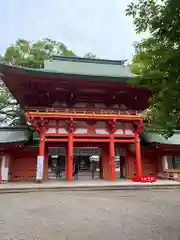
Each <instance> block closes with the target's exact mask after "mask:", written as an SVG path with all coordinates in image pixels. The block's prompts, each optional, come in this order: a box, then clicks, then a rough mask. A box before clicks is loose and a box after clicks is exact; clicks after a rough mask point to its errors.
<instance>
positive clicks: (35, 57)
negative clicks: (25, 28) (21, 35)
mask: <svg viewBox="0 0 180 240" xmlns="http://www.w3.org/2000/svg"><path fill="white" fill-rule="evenodd" d="M52 55H59V56H75V54H74V53H73V52H72V51H71V50H69V49H68V48H67V47H66V46H65V45H64V44H63V43H61V42H57V41H54V40H51V39H49V38H46V39H43V40H39V41H37V42H30V41H27V40H24V39H18V40H17V41H16V43H15V44H14V45H11V46H10V47H8V48H7V49H6V51H5V53H4V55H3V56H2V60H1V61H3V62H4V63H8V64H12V65H18V66H22V67H28V68H42V67H43V64H44V60H45V59H49V58H51V56H52Z"/></svg>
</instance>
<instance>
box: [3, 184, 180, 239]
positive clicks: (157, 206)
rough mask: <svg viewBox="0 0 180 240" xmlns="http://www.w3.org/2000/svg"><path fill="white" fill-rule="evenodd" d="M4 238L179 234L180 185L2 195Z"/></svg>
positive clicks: (176, 236)
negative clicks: (164, 187)
mask: <svg viewBox="0 0 180 240" xmlns="http://www.w3.org/2000/svg"><path fill="white" fill-rule="evenodd" d="M0 202H1V214H0V240H101V239H103V240H111V239H112V240H160V239H161V240H179V239H180V230H179V229H180V221H179V219H180V207H179V206H180V191H177V190H176V189H160V190H158V191H156V190H153V189H152V190H151V191H149V190H144V191H97V192H94V191H83V192H82V191H79V192H78V191H74V192H73V191H72V192H70V191H67V192H65V191H64V192H36V193H35V192H30V193H26V194H24V193H15V194H13V195H10V194H3V195H1V200H0Z"/></svg>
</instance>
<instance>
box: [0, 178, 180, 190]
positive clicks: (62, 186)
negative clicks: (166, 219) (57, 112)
mask: <svg viewBox="0 0 180 240" xmlns="http://www.w3.org/2000/svg"><path fill="white" fill-rule="evenodd" d="M177 187H178V188H180V182H176V181H171V180H158V181H157V182H155V183H140V182H133V181H131V180H117V181H114V182H112V181H105V180H99V179H97V180H86V181H85V180H83V181H82V180H74V181H72V182H68V181H62V180H61V181H53V180H50V181H46V182H43V183H34V182H16V183H15V182H14V183H4V184H0V193H1V192H8V191H9V192H10V191H37V190H58V189H59V190H83V189H85V190H87V189H90V190H107V189H108V190H111V189H112V190H121V189H122V190H123V189H124V190H125V189H143V188H177Z"/></svg>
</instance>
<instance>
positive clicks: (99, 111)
mask: <svg viewBox="0 0 180 240" xmlns="http://www.w3.org/2000/svg"><path fill="white" fill-rule="evenodd" d="M26 110H27V111H30V112H57V113H78V114H81V113H82V114H86V113H87V114H89V113H94V114H106V115H107V114H117V115H122V114H126V115H139V114H140V113H142V111H135V110H118V109H96V108H93V109H87V108H86V109H82V108H38V109H37V108H34V107H31V108H28V109H26Z"/></svg>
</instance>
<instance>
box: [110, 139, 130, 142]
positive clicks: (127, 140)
mask: <svg viewBox="0 0 180 240" xmlns="http://www.w3.org/2000/svg"><path fill="white" fill-rule="evenodd" d="M114 141H115V142H116V143H134V142H135V140H134V139H114Z"/></svg>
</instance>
